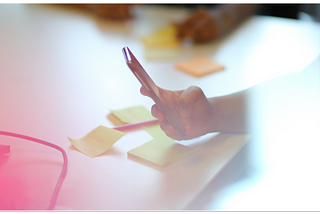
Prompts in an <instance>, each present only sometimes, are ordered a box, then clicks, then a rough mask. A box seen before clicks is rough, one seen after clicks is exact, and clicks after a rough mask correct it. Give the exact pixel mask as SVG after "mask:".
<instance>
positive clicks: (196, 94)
mask: <svg viewBox="0 0 320 214" xmlns="http://www.w3.org/2000/svg"><path fill="white" fill-rule="evenodd" d="M202 95H204V94H203V92H202V90H201V89H200V88H199V87H197V86H190V87H189V88H187V89H186V90H184V91H183V92H182V93H181V95H180V97H179V106H180V112H181V116H182V117H184V118H188V117H190V114H191V111H192V108H193V106H194V103H195V102H196V101H197V100H199V99H200V98H201V96H202Z"/></svg>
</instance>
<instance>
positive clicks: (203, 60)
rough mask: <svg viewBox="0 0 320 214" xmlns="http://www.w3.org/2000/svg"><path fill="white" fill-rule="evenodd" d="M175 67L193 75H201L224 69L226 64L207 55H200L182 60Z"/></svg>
mask: <svg viewBox="0 0 320 214" xmlns="http://www.w3.org/2000/svg"><path fill="white" fill-rule="evenodd" d="M175 68H176V69H178V70H180V71H183V72H186V73H188V74H191V75H193V76H196V77H201V76H204V75H207V74H211V73H213V72H217V71H220V70H223V69H224V66H223V65H220V64H219V63H217V62H215V61H214V60H212V59H210V58H208V57H206V56H199V57H195V58H192V59H188V60H185V61H182V62H178V63H177V64H176V65H175Z"/></svg>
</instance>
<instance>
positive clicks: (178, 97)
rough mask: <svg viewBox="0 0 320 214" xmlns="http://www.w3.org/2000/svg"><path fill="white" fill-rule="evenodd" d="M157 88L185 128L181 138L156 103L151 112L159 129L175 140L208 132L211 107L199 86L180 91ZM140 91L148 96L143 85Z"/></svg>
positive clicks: (190, 137) (211, 115)
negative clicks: (184, 135)
mask: <svg viewBox="0 0 320 214" xmlns="http://www.w3.org/2000/svg"><path fill="white" fill-rule="evenodd" d="M158 88H159V87H158ZM159 90H160V92H161V93H162V95H163V96H164V97H165V98H166V99H167V100H168V102H169V103H170V104H171V105H172V106H173V108H174V109H175V110H176V112H177V114H178V116H179V118H180V120H181V124H182V125H183V128H184V129H185V130H186V137H185V138H183V139H182V138H181V137H180V136H179V135H178V133H177V132H176V130H175V128H174V127H173V126H172V125H171V124H170V123H169V122H168V120H167V119H166V117H165V115H164V114H163V112H161V111H160V110H159V108H158V107H157V105H153V106H152V108H151V113H152V115H153V116H154V117H156V118H158V119H159V123H160V127H161V129H162V130H163V131H164V132H165V133H166V134H167V135H168V136H169V137H171V138H173V139H176V140H188V139H192V138H195V137H199V136H201V135H204V134H207V133H208V132H209V130H210V127H211V123H212V117H213V109H212V106H211V104H210V102H209V100H208V99H207V97H206V96H205V95H204V93H203V91H202V90H201V89H200V88H199V87H196V86H191V87H189V88H188V89H186V90H181V91H169V90H165V89H162V88H159ZM140 92H141V94H142V95H145V96H148V93H147V91H146V90H145V89H144V88H143V87H141V89H140Z"/></svg>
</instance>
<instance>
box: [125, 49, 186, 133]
mask: <svg viewBox="0 0 320 214" xmlns="http://www.w3.org/2000/svg"><path fill="white" fill-rule="evenodd" d="M122 52H123V55H124V58H125V60H126V63H127V65H128V67H129V68H130V70H131V71H132V73H133V74H134V75H135V76H136V78H137V79H138V80H139V82H140V83H141V85H142V86H143V87H144V88H145V90H146V91H147V92H148V94H149V96H150V97H151V98H152V99H153V101H154V102H155V103H156V105H157V107H158V108H159V109H160V111H162V112H163V114H164V115H165V116H166V119H167V120H168V122H169V123H170V124H171V125H172V126H173V127H174V128H175V130H176V131H177V133H178V134H179V136H180V137H181V138H185V137H186V132H185V130H184V127H183V125H182V124H181V121H180V118H179V116H178V113H177V112H176V111H175V109H174V108H173V106H172V105H171V104H170V103H169V102H168V100H167V99H166V98H165V96H163V95H162V94H161V91H160V90H159V89H158V87H157V85H156V84H155V83H154V82H153V81H152V79H151V78H150V76H149V75H148V73H147V72H146V71H145V70H144V69H143V67H142V66H141V65H140V63H139V62H138V60H137V59H136V58H135V56H134V55H133V54H132V52H131V51H130V49H129V48H128V47H124V48H123V49H122Z"/></svg>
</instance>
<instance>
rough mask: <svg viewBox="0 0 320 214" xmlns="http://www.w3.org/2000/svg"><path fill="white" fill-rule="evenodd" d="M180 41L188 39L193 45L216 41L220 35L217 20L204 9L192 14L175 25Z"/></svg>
mask: <svg viewBox="0 0 320 214" xmlns="http://www.w3.org/2000/svg"><path fill="white" fill-rule="evenodd" d="M176 27H177V29H178V35H177V36H178V38H179V39H180V40H183V39H186V38H190V39H192V40H193V41H194V42H195V43H204V42H208V41H211V40H214V39H217V38H218V37H219V36H220V35H221V29H220V28H219V25H218V20H216V19H215V18H213V17H212V16H211V15H210V14H209V13H208V12H207V11H206V10H205V9H198V10H196V11H195V12H193V13H192V14H191V15H190V16H189V17H188V18H187V19H186V20H185V21H184V22H183V23H180V24H176Z"/></svg>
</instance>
